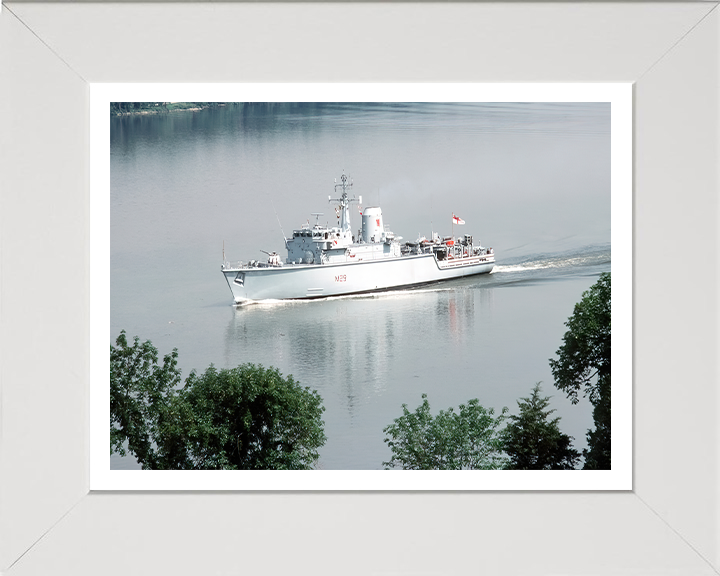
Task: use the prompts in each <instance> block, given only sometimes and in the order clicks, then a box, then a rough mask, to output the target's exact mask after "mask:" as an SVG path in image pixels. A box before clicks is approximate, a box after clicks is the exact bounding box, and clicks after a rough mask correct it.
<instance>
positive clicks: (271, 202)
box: [268, 194, 288, 248]
mask: <svg viewBox="0 0 720 576" xmlns="http://www.w3.org/2000/svg"><path fill="white" fill-rule="evenodd" d="M268 196H270V194H268ZM270 204H271V205H272V207H273V212H275V218H277V221H278V226H280V233H281V234H282V235H283V240H284V241H285V248H287V247H288V245H287V236H285V232H284V231H283V227H282V224H280V216H278V213H277V210H275V202H273V199H272V196H270Z"/></svg>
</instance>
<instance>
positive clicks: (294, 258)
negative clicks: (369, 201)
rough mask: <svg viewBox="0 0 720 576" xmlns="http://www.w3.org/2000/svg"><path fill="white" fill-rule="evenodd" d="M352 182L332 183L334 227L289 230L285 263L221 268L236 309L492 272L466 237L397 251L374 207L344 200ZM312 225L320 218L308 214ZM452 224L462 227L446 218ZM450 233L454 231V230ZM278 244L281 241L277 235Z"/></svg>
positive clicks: (491, 259)
mask: <svg viewBox="0 0 720 576" xmlns="http://www.w3.org/2000/svg"><path fill="white" fill-rule="evenodd" d="M351 187H352V182H351V181H349V179H348V177H347V176H346V175H345V174H344V173H343V175H342V176H341V178H340V182H339V183H338V182H337V179H336V180H335V193H336V195H338V193H339V196H340V197H339V198H334V199H333V198H332V196H328V201H329V202H335V203H337V206H336V208H335V212H336V214H337V217H338V226H334V227H329V226H322V225H320V224H319V223H317V222H316V223H315V224H314V225H312V226H311V225H310V222H309V220H308V221H307V223H306V224H304V225H303V226H302V227H301V228H300V229H298V230H293V233H292V238H287V237H286V238H285V247H286V249H287V259H286V260H285V261H284V262H283V261H282V260H281V258H280V255H279V254H277V253H276V252H265V251H262V250H261V252H264V253H265V254H267V256H268V258H267V260H265V261H258V260H250V261H249V262H239V263H237V264H231V263H229V262H227V261H225V255H224V250H223V264H222V266H221V269H222V273H223V274H224V276H225V279H226V280H227V283H228V286H229V287H230V290H231V291H232V295H233V298H234V302H235V304H246V303H250V302H254V301H258V300H289V299H313V298H327V297H329V296H343V295H347V294H365V293H371V292H380V291H384V290H388V289H397V288H410V287H414V286H420V285H422V284H430V283H434V282H439V281H442V280H448V279H452V278H460V277H463V276H470V275H474V274H486V273H488V272H490V271H492V269H493V267H494V266H495V254H494V252H493V249H492V248H484V247H482V246H479V245H478V246H475V245H474V244H473V237H472V236H471V235H468V234H465V235H464V236H461V237H458V238H455V237H454V235H453V236H449V237H442V238H441V237H440V236H439V234H437V233H432V234H431V238H430V239H427V238H425V237H422V238H418V239H417V241H415V242H405V243H401V240H402V237H399V236H398V237H396V236H395V234H393V232H391V231H390V230H389V228H388V227H387V226H385V225H384V224H383V216H382V210H381V209H380V207H379V206H372V207H366V208H362V207H361V206H362V196H359V197H358V198H357V199H356V198H355V197H353V198H350V197H349V195H348V192H349V190H350V188H351ZM351 204H357V205H358V206H359V207H360V214H361V228H360V229H359V230H358V232H357V236H354V235H353V233H352V229H351V225H350V205H351ZM313 216H316V220H319V216H322V214H320V213H314V214H313ZM453 224H464V221H463V220H461V219H460V218H458V217H457V216H455V214H453ZM453 231H454V226H453ZM283 236H284V235H283Z"/></svg>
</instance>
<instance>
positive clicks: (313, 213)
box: [310, 212, 323, 225]
mask: <svg viewBox="0 0 720 576" xmlns="http://www.w3.org/2000/svg"><path fill="white" fill-rule="evenodd" d="M322 215H323V213H322V212H310V216H315V224H316V225H319V224H320V222H319V220H320V216H322Z"/></svg>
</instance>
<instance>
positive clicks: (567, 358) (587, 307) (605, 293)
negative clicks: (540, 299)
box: [550, 273, 611, 470]
mask: <svg viewBox="0 0 720 576" xmlns="http://www.w3.org/2000/svg"><path fill="white" fill-rule="evenodd" d="M610 288H611V283H610V273H604V274H601V275H600V278H599V280H598V281H597V282H596V283H595V284H594V285H593V286H592V287H591V288H590V289H589V290H587V291H586V292H584V293H583V295H582V299H581V301H580V302H578V303H577V304H576V305H575V308H574V310H573V315H572V316H571V317H570V318H569V319H568V321H567V322H566V323H565V325H566V326H567V327H568V331H567V332H566V333H565V336H563V345H562V346H561V347H560V348H559V349H558V350H557V352H556V354H557V356H558V358H557V360H553V359H551V360H550V367H551V368H552V373H553V376H554V378H555V386H556V387H557V388H558V389H559V390H562V391H563V392H565V393H566V394H567V396H568V398H570V400H571V401H572V403H573V404H576V403H577V402H578V401H579V394H580V393H582V395H583V396H586V397H588V398H589V400H590V402H591V403H592V405H593V407H594V409H593V419H594V421H595V430H588V434H587V439H588V448H587V449H586V450H585V451H584V452H583V455H584V456H585V466H584V468H586V469H602V470H608V469H610V392H611V391H610V388H611V387H610V372H611V369H610V344H611V339H610V309H611V289H610Z"/></svg>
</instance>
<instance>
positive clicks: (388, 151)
mask: <svg viewBox="0 0 720 576" xmlns="http://www.w3.org/2000/svg"><path fill="white" fill-rule="evenodd" d="M343 171H345V173H346V174H348V175H349V176H350V177H351V178H352V179H353V182H354V186H353V192H354V194H355V195H362V196H363V205H364V206H370V205H378V204H379V205H381V206H382V209H383V216H384V219H385V223H386V224H388V225H389V227H390V228H391V229H392V230H393V231H394V232H395V234H396V235H400V236H403V238H404V239H405V240H414V239H415V238H416V237H417V236H418V235H419V234H422V235H425V236H429V235H430V232H431V231H436V232H439V233H440V234H441V235H449V234H450V233H451V231H452V227H451V216H452V214H453V213H455V214H457V215H458V216H460V217H461V218H463V219H464V220H465V222H466V224H465V225H464V226H455V228H454V232H455V234H456V235H457V234H465V233H468V234H473V236H474V237H475V240H476V242H477V241H478V240H479V241H480V242H482V244H483V245H485V246H492V247H493V248H494V250H495V253H496V257H497V262H498V265H497V266H496V268H495V271H494V272H493V273H492V274H489V275H482V276H477V277H474V278H470V279H463V280H458V281H453V282H446V283H441V284H437V285H433V286H430V287H425V288H422V289H416V290H411V291H390V292H388V293H385V294H379V295H373V296H364V297H342V298H331V299H326V300H319V301H309V302H285V303H283V302H280V303H273V304H254V305H250V306H244V307H235V306H233V305H232V297H231V293H230V290H229V288H228V286H227V284H226V282H225V279H224V278H223V275H222V273H221V272H220V264H221V262H222V259H223V244H224V249H225V256H226V257H227V258H228V259H229V260H231V261H236V260H250V259H260V258H263V257H264V255H263V254H262V253H261V252H260V250H266V251H272V250H275V251H277V252H279V253H281V254H284V250H283V232H282V231H281V230H283V231H284V233H285V234H288V232H291V230H292V229H293V228H298V227H300V225H301V224H303V223H305V222H306V221H308V220H312V219H313V217H312V216H311V215H310V214H311V212H323V213H324V216H322V217H321V222H322V223H328V222H329V223H332V222H333V221H334V219H335V213H334V210H333V207H332V205H328V202H327V197H328V196H329V195H333V197H334V196H335V194H334V188H333V184H334V182H333V180H334V179H335V178H339V176H340V175H341V173H342V172H343ZM353 217H354V220H353V229H357V228H359V215H357V213H353ZM610 263H611V259H610V108H609V105H608V104H602V103H601V104H592V103H589V104H588V103H583V104H567V103H557V104H502V103H499V104H253V105H245V106H226V107H224V108H217V109H210V110H204V111H201V112H178V113H169V114H160V115H148V116H129V117H119V118H112V119H111V333H110V339H111V342H114V340H115V338H116V337H117V335H118V334H119V333H120V330H122V329H124V330H126V332H127V333H128V335H129V336H130V337H132V336H135V335H137V336H139V337H140V339H141V340H151V341H152V342H153V344H154V345H155V346H156V347H157V348H158V349H159V351H160V354H161V355H162V354H166V353H168V352H170V351H171V350H172V349H173V348H177V349H178V351H179V366H180V368H181V369H182V371H183V374H184V375H187V374H188V373H189V372H190V371H191V370H192V369H196V370H197V371H198V372H201V371H204V370H205V368H207V367H208V366H209V365H210V364H211V363H213V364H215V366H217V367H218V368H225V367H233V366H236V365H238V364H241V363H245V362H252V363H256V364H262V365H265V366H275V367H278V368H279V369H280V371H281V372H282V373H283V374H286V375H287V374H292V375H293V376H294V378H295V379H296V380H298V381H299V382H300V383H301V384H302V385H303V386H310V387H312V388H315V389H317V390H318V392H319V393H320V395H321V396H322V397H323V400H324V405H325V407H326V412H325V413H324V421H325V432H326V435H327V437H328V441H327V443H326V445H325V446H324V447H323V448H322V449H321V450H320V454H321V458H320V462H319V467H320V468H323V469H379V468H382V462H383V461H384V460H388V459H389V458H390V452H389V450H388V449H387V447H386V445H385V443H384V442H383V433H382V429H383V428H384V427H385V426H387V425H388V424H390V423H391V422H392V421H393V419H394V418H396V417H398V416H400V415H401V414H402V408H401V406H402V404H407V405H408V407H409V408H410V409H414V408H415V407H416V406H418V405H419V404H420V402H421V395H422V394H423V393H427V394H428V399H429V401H430V405H431V407H432V409H433V411H434V412H437V411H439V410H440V409H447V408H449V407H450V406H455V407H457V406H458V405H459V404H460V403H463V402H466V401H467V400H469V399H471V398H479V399H480V403H481V404H482V405H484V406H486V407H493V408H495V409H496V410H500V409H501V408H502V407H503V406H507V407H508V408H510V411H511V412H513V413H517V400H518V399H519V398H521V397H524V396H528V395H529V394H530V391H531V389H532V387H533V385H534V384H535V383H536V382H538V381H541V382H542V385H543V391H544V393H545V394H546V395H551V396H552V402H551V407H552V408H555V409H556V410H557V412H556V413H555V415H554V416H560V417H561V420H560V427H561V429H562V430H563V431H564V432H565V433H567V434H570V435H571V436H574V438H575V446H576V448H578V449H582V448H583V447H584V446H585V432H586V430H587V429H588V428H589V427H592V413H591V406H590V405H589V403H588V402H587V400H585V401H582V402H581V403H580V404H578V405H575V406H573V405H571V404H570V402H569V401H568V400H567V399H566V398H565V397H564V396H563V395H562V394H561V393H560V392H559V391H558V390H556V389H555V388H554V387H553V385H552V381H553V379H552V374H551V372H550V368H549V364H548V360H549V359H550V358H552V357H554V356H555V352H556V350H557V349H558V347H559V346H560V345H561V344H562V336H563V334H564V332H565V326H564V325H563V323H564V322H565V321H566V320H567V318H568V317H569V316H570V315H571V314H572V311H573V306H574V304H575V303H576V302H577V301H578V300H579V299H580V298H581V296H582V293H583V291H584V290H587V289H588V288H589V287H590V286H591V285H592V284H593V283H595V281H596V280H597V277H598V275H599V274H600V273H602V272H605V271H609V270H610ZM111 467H112V468H132V467H137V464H136V463H135V462H134V460H133V459H132V458H119V457H117V456H113V457H111Z"/></svg>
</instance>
